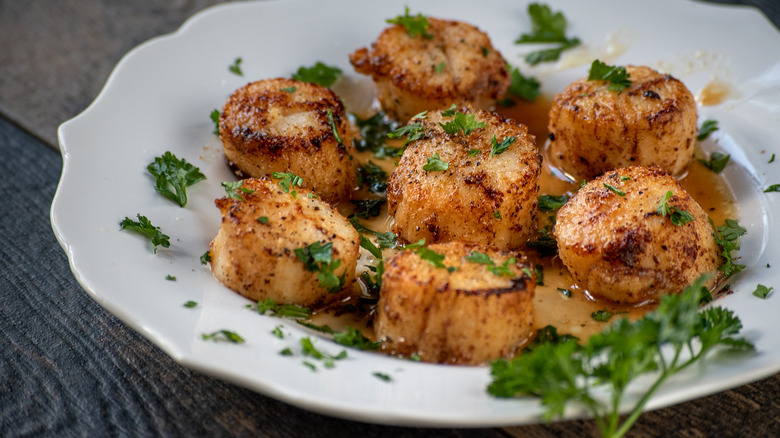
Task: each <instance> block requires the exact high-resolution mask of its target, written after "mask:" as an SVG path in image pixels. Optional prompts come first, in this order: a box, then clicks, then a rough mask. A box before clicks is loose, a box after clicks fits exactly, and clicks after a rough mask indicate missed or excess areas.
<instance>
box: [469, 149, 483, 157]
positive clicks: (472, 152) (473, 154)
mask: <svg viewBox="0 0 780 438" xmlns="http://www.w3.org/2000/svg"><path fill="white" fill-rule="evenodd" d="M480 152H482V151H480V150H479V149H469V157H476V156H477V155H479V153H480Z"/></svg>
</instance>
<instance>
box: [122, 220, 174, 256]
mask: <svg viewBox="0 0 780 438" xmlns="http://www.w3.org/2000/svg"><path fill="white" fill-rule="evenodd" d="M136 216H137V217H138V220H137V221H134V220H132V219H130V218H129V217H125V218H124V219H122V222H120V223H119V226H120V230H129V231H134V232H136V233H138V234H141V235H143V236H145V237H147V238H148V239H149V240H151V241H152V249H153V251H154V253H155V254H157V247H158V246H162V247H163V248H169V247H170V246H171V244H170V241H169V239H170V237H168V236H167V235H165V234H163V233H162V232H161V231H160V227H155V226H154V225H152V222H151V221H150V220H149V219H147V218H146V216H141V215H140V214H138V215H136Z"/></svg>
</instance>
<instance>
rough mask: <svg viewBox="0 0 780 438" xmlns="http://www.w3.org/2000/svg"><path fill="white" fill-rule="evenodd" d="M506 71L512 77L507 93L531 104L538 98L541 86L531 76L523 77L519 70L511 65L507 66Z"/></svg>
mask: <svg viewBox="0 0 780 438" xmlns="http://www.w3.org/2000/svg"><path fill="white" fill-rule="evenodd" d="M507 69H508V70H509V74H510V76H511V77H512V83H511V84H510V85H509V89H507V93H509V94H511V95H513V96H517V97H519V98H521V99H523V100H525V101H528V102H533V101H534V100H536V98H537V97H539V87H540V86H541V84H539V81H537V80H536V78H534V77H533V76H528V77H526V76H523V74H522V73H520V69H518V68H517V67H513V66H511V65H509V66H507Z"/></svg>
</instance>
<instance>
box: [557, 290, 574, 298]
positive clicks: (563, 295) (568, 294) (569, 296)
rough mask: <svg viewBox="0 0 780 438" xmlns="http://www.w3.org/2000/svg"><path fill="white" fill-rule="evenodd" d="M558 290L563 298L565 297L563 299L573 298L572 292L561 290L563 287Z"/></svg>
mask: <svg viewBox="0 0 780 438" xmlns="http://www.w3.org/2000/svg"><path fill="white" fill-rule="evenodd" d="M556 289H558V292H560V293H561V296H562V297H563V299H565V300H568V299H569V298H571V290H569V289H564V288H561V287H559V288H556Z"/></svg>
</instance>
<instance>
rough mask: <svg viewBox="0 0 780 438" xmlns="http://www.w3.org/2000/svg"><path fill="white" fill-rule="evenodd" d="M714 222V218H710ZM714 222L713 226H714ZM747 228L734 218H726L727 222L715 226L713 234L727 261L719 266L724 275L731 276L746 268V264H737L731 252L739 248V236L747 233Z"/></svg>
mask: <svg viewBox="0 0 780 438" xmlns="http://www.w3.org/2000/svg"><path fill="white" fill-rule="evenodd" d="M710 223H712V219H710ZM714 226H715V225H714V224H713V228H714ZM746 232H747V230H745V229H744V228H742V227H741V226H739V224H738V223H737V221H735V220H734V219H726V221H725V224H724V225H721V226H719V227H718V228H715V231H714V233H713V236H715V243H717V244H718V246H719V247H720V249H721V256H723V259H724V260H725V262H724V263H723V264H722V265H720V266H719V267H718V270H720V271H722V272H723V275H725V276H726V277H730V276H732V275H734V274H736V273H737V272H739V271H741V270H743V269H745V265H740V264H735V263H734V258H733V256H732V254H731V252H732V251H736V250H738V249H739V238H740V237H741V236H742V235H743V234H745V233H746Z"/></svg>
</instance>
